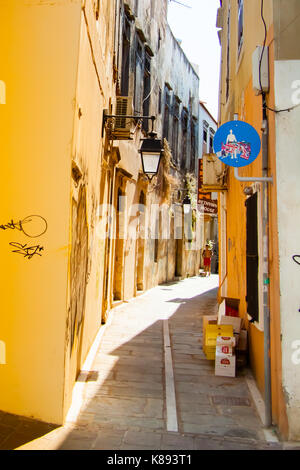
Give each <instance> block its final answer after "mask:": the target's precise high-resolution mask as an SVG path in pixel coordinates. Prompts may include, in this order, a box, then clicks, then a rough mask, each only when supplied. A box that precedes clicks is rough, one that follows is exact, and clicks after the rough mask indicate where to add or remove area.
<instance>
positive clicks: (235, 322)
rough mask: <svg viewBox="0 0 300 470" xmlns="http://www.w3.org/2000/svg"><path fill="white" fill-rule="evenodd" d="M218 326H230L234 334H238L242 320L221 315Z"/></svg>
mask: <svg viewBox="0 0 300 470" xmlns="http://www.w3.org/2000/svg"><path fill="white" fill-rule="evenodd" d="M219 324H220V325H232V326H233V331H234V333H238V334H239V333H240V331H241V326H242V318H240V317H229V316H227V315H222V316H221V318H220V322H219Z"/></svg>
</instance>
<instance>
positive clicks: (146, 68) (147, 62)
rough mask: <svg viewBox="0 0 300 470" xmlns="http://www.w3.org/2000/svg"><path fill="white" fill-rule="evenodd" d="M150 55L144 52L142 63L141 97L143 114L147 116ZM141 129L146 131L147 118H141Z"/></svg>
mask: <svg viewBox="0 0 300 470" xmlns="http://www.w3.org/2000/svg"><path fill="white" fill-rule="evenodd" d="M150 60H151V59H150V57H149V55H148V54H146V53H145V65H144V97H143V115H144V116H149V111H150V94H151V63H150ZM143 129H144V130H145V131H146V132H148V129H149V121H148V119H145V120H143Z"/></svg>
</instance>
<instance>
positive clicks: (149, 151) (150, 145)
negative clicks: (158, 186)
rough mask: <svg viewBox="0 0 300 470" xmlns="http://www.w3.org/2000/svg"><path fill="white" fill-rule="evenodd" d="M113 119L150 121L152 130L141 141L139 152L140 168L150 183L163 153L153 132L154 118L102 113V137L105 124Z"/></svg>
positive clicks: (160, 143) (160, 144)
mask: <svg viewBox="0 0 300 470" xmlns="http://www.w3.org/2000/svg"><path fill="white" fill-rule="evenodd" d="M115 118H122V119H137V120H142V121H143V120H151V121H152V129H151V132H149V133H148V137H147V138H146V139H141V141H142V145H141V148H140V150H139V152H140V154H141V159H142V166H143V172H144V173H145V175H146V176H147V177H148V179H149V180H150V181H151V180H152V178H153V177H154V176H155V175H156V174H157V172H158V168H159V164H160V159H161V156H162V153H163V146H162V142H161V141H160V140H159V139H157V138H156V136H157V134H156V132H154V130H153V127H154V121H155V119H156V117H155V116H126V115H112V114H107V111H106V110H104V111H103V122H102V137H103V132H104V128H105V124H106V122H107V121H108V120H109V119H115Z"/></svg>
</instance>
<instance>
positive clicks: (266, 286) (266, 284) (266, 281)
mask: <svg viewBox="0 0 300 470" xmlns="http://www.w3.org/2000/svg"><path fill="white" fill-rule="evenodd" d="M263 118H264V119H263V126H262V129H263V135H262V173H263V176H264V177H267V175H268V160H269V152H268V138H269V128H268V119H267V116H266V112H265V109H264V116H263ZM268 193H269V187H268V183H267V182H265V183H263V184H262V222H263V223H262V228H263V306H264V375H265V426H266V427H270V426H271V425H272V392H271V359H270V292H269V291H270V278H269V194H268Z"/></svg>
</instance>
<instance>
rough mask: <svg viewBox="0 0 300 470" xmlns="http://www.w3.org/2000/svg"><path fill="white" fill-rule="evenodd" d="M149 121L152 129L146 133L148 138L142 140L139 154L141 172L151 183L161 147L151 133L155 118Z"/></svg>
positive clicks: (157, 166) (157, 167) (160, 154)
mask: <svg viewBox="0 0 300 470" xmlns="http://www.w3.org/2000/svg"><path fill="white" fill-rule="evenodd" d="M150 119H151V120H152V129H151V132H149V133H148V138H147V139H142V145H141V148H140V154H141V159H142V165H143V172H144V173H145V175H146V176H147V177H148V179H149V180H150V181H151V180H152V178H153V176H155V175H156V174H157V173H158V169H159V164H160V159H161V156H162V152H163V147H162V143H161V141H160V140H159V139H157V138H156V136H157V134H156V133H155V132H154V131H153V125H154V120H155V117H154V116H152V117H151V118H150Z"/></svg>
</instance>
